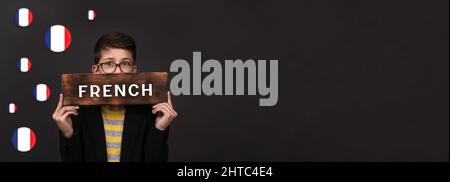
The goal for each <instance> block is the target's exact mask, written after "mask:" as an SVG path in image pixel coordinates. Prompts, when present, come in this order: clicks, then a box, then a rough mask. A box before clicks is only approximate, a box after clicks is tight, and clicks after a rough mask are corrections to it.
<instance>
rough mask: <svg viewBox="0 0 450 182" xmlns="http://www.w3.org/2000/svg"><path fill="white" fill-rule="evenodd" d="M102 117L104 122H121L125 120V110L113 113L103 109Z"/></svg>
mask: <svg viewBox="0 0 450 182" xmlns="http://www.w3.org/2000/svg"><path fill="white" fill-rule="evenodd" d="M102 116H103V119H104V120H119V121H123V120H124V119H125V109H123V110H120V111H112V110H109V109H106V107H102Z"/></svg>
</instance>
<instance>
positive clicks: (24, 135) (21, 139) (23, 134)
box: [17, 127, 30, 152]
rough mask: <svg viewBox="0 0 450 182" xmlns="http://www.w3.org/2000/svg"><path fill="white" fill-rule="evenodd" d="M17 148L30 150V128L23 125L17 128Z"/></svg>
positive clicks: (23, 150)
mask: <svg viewBox="0 0 450 182" xmlns="http://www.w3.org/2000/svg"><path fill="white" fill-rule="evenodd" d="M17 142H18V143H17V150H19V151H21V152H26V151H29V150H30V129H29V128H26V127H21V128H19V129H17Z"/></svg>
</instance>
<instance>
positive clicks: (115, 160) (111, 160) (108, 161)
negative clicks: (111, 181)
mask: <svg viewBox="0 0 450 182" xmlns="http://www.w3.org/2000/svg"><path fill="white" fill-rule="evenodd" d="M108 162H120V161H119V160H108Z"/></svg>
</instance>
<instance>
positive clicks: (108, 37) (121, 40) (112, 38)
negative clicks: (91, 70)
mask: <svg viewBox="0 0 450 182" xmlns="http://www.w3.org/2000/svg"><path fill="white" fill-rule="evenodd" d="M108 48H119V49H125V50H128V51H130V52H131V53H132V55H133V60H134V61H136V43H135V41H134V39H133V37H131V36H129V35H128V34H125V33H121V32H109V33H106V34H104V35H102V36H101V37H100V38H99V39H98V40H97V43H96V44H95V49H94V64H98V62H99V61H100V58H101V56H102V54H101V53H102V50H105V49H108Z"/></svg>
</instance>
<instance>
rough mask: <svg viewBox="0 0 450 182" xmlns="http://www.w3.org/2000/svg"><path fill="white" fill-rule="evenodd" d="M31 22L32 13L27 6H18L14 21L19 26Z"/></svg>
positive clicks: (25, 25) (24, 25) (27, 24)
mask: <svg viewBox="0 0 450 182" xmlns="http://www.w3.org/2000/svg"><path fill="white" fill-rule="evenodd" d="M31 22H33V13H31V11H30V10H29V9H27V8H20V9H18V10H17V12H16V23H17V25H19V26H21V27H27V26H29V25H30V24H31Z"/></svg>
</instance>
